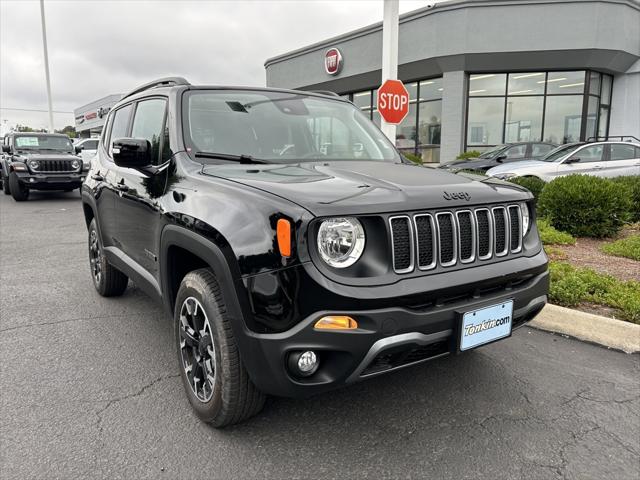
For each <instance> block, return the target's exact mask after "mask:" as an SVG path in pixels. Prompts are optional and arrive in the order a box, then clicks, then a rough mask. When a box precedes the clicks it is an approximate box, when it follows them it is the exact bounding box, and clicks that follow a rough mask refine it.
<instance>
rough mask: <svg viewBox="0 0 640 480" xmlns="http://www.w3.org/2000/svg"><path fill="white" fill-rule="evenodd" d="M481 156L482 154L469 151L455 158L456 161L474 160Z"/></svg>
mask: <svg viewBox="0 0 640 480" xmlns="http://www.w3.org/2000/svg"><path fill="white" fill-rule="evenodd" d="M480 155H482V152H479V151H478V150H469V151H468V152H462V153H461V154H460V155H458V156H457V157H456V160H466V159H467V158H476V157H479V156H480Z"/></svg>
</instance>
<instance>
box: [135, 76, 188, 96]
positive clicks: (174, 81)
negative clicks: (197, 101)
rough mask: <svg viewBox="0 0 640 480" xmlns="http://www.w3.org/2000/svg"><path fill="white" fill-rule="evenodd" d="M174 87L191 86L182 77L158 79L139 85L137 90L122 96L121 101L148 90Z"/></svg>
mask: <svg viewBox="0 0 640 480" xmlns="http://www.w3.org/2000/svg"><path fill="white" fill-rule="evenodd" d="M175 85H191V84H190V83H189V82H188V81H187V79H186V78H182V77H165V78H159V79H157V80H154V81H152V82H149V83H145V84H144V85H140V86H139V87H137V88H134V89H133V90H131V91H130V92H129V93H127V94H126V95H125V96H123V97H122V99H125V98H127V97H130V96H132V95H135V94H136V93H140V92H144V91H145V90H149V89H150V88H157V87H173V86H175Z"/></svg>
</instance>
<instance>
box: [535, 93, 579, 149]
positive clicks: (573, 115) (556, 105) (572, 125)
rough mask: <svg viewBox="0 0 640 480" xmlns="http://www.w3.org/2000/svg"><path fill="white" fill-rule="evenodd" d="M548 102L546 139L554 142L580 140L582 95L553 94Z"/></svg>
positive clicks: (545, 119)
mask: <svg viewBox="0 0 640 480" xmlns="http://www.w3.org/2000/svg"><path fill="white" fill-rule="evenodd" d="M546 102H547V103H546V111H545V118H544V140H545V141H546V142H552V143H569V142H577V141H579V140H580V127H581V126H582V95H568V96H551V97H547V100H546Z"/></svg>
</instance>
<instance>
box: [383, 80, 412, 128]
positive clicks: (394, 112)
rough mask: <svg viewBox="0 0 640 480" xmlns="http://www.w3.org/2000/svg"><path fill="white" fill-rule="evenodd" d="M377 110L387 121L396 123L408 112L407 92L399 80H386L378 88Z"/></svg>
mask: <svg viewBox="0 0 640 480" xmlns="http://www.w3.org/2000/svg"><path fill="white" fill-rule="evenodd" d="M378 111H379V112H380V115H381V116H382V118H384V121H385V122H387V123H392V124H398V123H400V122H402V120H404V117H406V116H407V113H409V92H407V89H406V88H404V85H403V83H402V82H401V81H400V80H387V81H386V82H384V83H383V84H382V86H381V87H380V88H379V89H378Z"/></svg>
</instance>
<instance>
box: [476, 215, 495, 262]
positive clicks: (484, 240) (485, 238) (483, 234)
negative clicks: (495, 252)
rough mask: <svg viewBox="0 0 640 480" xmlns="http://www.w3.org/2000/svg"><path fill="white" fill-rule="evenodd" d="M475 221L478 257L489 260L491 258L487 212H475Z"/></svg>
mask: <svg viewBox="0 0 640 480" xmlns="http://www.w3.org/2000/svg"><path fill="white" fill-rule="evenodd" d="M476 221H477V222H478V257H479V258H489V257H490V256H491V233H490V229H489V227H490V224H489V210H477V211H476Z"/></svg>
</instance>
